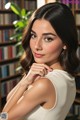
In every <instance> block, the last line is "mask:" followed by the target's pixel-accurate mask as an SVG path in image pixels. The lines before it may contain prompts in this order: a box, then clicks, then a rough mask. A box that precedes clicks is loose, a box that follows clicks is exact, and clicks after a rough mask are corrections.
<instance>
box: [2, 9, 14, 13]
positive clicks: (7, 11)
mask: <svg viewBox="0 0 80 120" xmlns="http://www.w3.org/2000/svg"><path fill="white" fill-rule="evenodd" d="M1 13H2V14H5V13H10V14H12V13H13V11H11V10H6V9H3V10H2V9H0V14H1ZM13 14H14V13H13Z"/></svg>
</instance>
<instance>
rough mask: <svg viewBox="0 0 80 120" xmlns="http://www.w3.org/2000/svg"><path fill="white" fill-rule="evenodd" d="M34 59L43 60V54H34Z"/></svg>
mask: <svg viewBox="0 0 80 120" xmlns="http://www.w3.org/2000/svg"><path fill="white" fill-rule="evenodd" d="M34 57H36V58H41V57H43V55H42V54H38V53H34Z"/></svg>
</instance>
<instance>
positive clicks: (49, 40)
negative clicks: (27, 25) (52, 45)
mask: <svg viewBox="0 0 80 120" xmlns="http://www.w3.org/2000/svg"><path fill="white" fill-rule="evenodd" d="M53 40H54V38H52V37H44V41H45V42H51V41H53Z"/></svg>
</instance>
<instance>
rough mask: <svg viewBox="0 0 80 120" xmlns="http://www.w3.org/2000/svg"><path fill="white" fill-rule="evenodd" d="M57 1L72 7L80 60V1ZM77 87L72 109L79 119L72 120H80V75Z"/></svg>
mask: <svg viewBox="0 0 80 120" xmlns="http://www.w3.org/2000/svg"><path fill="white" fill-rule="evenodd" d="M56 1H57V2H61V3H64V4H66V5H67V6H69V7H70V9H71V10H72V12H73V15H74V17H75V21H76V27H77V32H78V43H79V44H78V50H77V54H78V57H79V58H80V0H56ZM79 70H80V67H79ZM76 87H77V91H76V98H75V101H74V103H73V106H72V108H71V113H72V114H73V116H74V115H75V116H74V117H76V116H77V118H73V119H72V118H71V120H80V73H79V74H78V75H77V77H76Z"/></svg>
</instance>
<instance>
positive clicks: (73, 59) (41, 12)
mask: <svg viewBox="0 0 80 120" xmlns="http://www.w3.org/2000/svg"><path fill="white" fill-rule="evenodd" d="M22 45H23V48H24V50H25V53H24V55H23V57H22V59H21V64H22V66H23V68H24V70H25V75H24V76H23V78H22V80H21V81H20V82H19V83H18V85H16V87H15V88H14V89H13V90H12V91H11V92H10V93H9V94H8V96H7V103H6V105H5V106H4V108H3V111H2V112H7V114H8V120H65V118H66V116H67V114H68V112H69V110H70V108H71V105H72V103H73V102H74V99H75V95H76V85H75V76H76V74H77V68H78V65H79V60H78V58H77V55H76V51H77V47H78V41H77V31H76V25H75V20H74V17H73V14H72V12H71V10H70V9H69V8H68V7H67V6H66V5H64V4H61V3H57V2H55V3H48V4H46V5H44V6H42V7H41V8H39V9H37V10H36V11H35V12H34V13H33V15H32V17H31V19H30V23H29V26H28V28H26V29H25V32H24V35H23V41H22ZM27 71H29V72H28V73H27V74H26V72H27Z"/></svg>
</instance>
